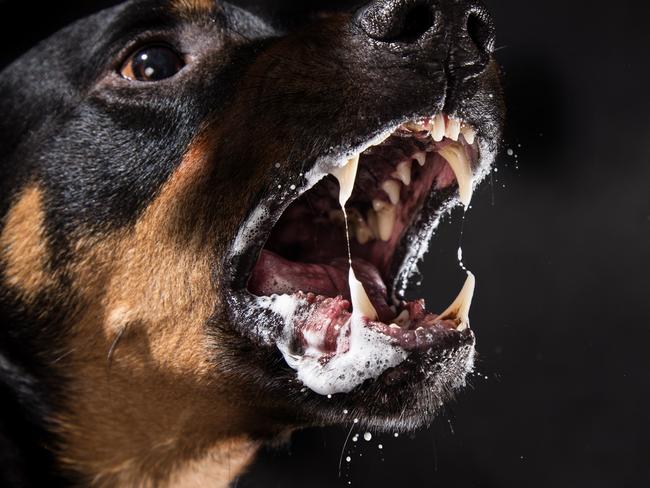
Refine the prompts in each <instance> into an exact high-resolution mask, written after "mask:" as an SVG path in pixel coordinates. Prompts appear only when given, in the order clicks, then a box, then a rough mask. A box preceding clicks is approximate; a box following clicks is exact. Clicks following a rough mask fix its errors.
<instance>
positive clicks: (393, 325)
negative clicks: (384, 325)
mask: <svg viewBox="0 0 650 488" xmlns="http://www.w3.org/2000/svg"><path fill="white" fill-rule="evenodd" d="M390 328H391V329H399V330H402V328H401V327H400V326H399V325H397V324H390Z"/></svg>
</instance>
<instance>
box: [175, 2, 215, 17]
mask: <svg viewBox="0 0 650 488" xmlns="http://www.w3.org/2000/svg"><path fill="white" fill-rule="evenodd" d="M171 5H172V8H173V9H174V11H176V12H177V13H179V14H180V15H182V16H192V15H197V14H209V13H211V12H212V11H213V10H214V9H215V7H216V5H217V2H216V1H215V0H172V3H171Z"/></svg>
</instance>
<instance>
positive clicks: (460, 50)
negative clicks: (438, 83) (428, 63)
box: [354, 0, 495, 73]
mask: <svg viewBox="0 0 650 488" xmlns="http://www.w3.org/2000/svg"><path fill="white" fill-rule="evenodd" d="M354 22H355V23H356V24H357V25H358V26H359V27H360V28H361V30H363V32H364V33H365V34H366V35H367V36H368V37H370V38H371V39H373V40H375V41H378V42H380V43H390V44H392V45H402V46H404V47H405V48H407V46H408V45H413V44H418V45H419V47H421V48H422V49H431V50H436V51H438V52H439V49H440V45H441V44H442V43H443V41H444V44H445V45H446V46H447V47H448V53H447V55H448V56H449V62H450V64H451V65H450V66H449V67H450V69H452V70H453V69H454V68H461V67H462V68H463V69H464V71H466V72H467V73H469V72H477V71H482V69H483V68H485V66H486V65H487V63H488V62H489V57H490V55H491V54H492V51H493V50H494V42H495V41H494V26H493V23H492V19H491V17H490V15H489V13H488V12H487V10H486V9H485V8H484V7H483V6H482V5H481V4H479V3H478V2H477V1H467V0H374V1H373V2H371V3H369V4H368V5H366V6H365V7H362V8H361V9H360V10H359V11H357V13H356V15H355V17H354ZM470 67H471V69H470V70H468V69H467V68H470Z"/></svg>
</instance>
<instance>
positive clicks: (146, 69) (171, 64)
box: [121, 46, 185, 81]
mask: <svg viewBox="0 0 650 488" xmlns="http://www.w3.org/2000/svg"><path fill="white" fill-rule="evenodd" d="M183 66H185V61H184V60H183V58H182V56H181V55H180V54H178V53H177V52H176V51H174V50H173V49H172V48H170V47H168V46H148V47H145V48H143V49H140V50H139V51H137V52H136V53H135V54H133V55H131V57H130V58H129V59H128V60H127V61H126V63H124V66H123V67H122V72H121V73H122V76H123V77H124V78H126V79H128V80H132V81H160V80H164V79H165V78H171V77H172V76H174V75H175V74H176V73H178V72H179V71H180V70H181V69H183Z"/></svg>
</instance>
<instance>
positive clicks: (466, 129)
mask: <svg viewBox="0 0 650 488" xmlns="http://www.w3.org/2000/svg"><path fill="white" fill-rule="evenodd" d="M460 132H461V133H462V134H463V137H464V138H465V141H467V144H469V145H472V144H474V141H475V140H476V131H475V130H474V129H472V128H471V127H470V126H468V125H464V126H463V128H462V129H461V130H460Z"/></svg>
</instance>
